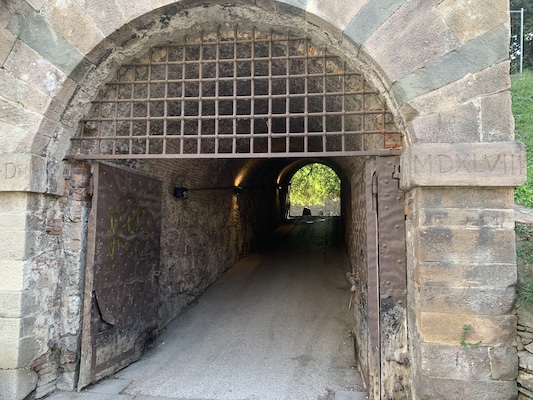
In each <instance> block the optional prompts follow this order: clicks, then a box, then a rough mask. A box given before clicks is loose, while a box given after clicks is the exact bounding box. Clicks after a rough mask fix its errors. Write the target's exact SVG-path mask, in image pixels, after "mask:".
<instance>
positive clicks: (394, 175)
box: [392, 165, 400, 180]
mask: <svg viewBox="0 0 533 400" xmlns="http://www.w3.org/2000/svg"><path fill="white" fill-rule="evenodd" d="M392 178H393V179H398V180H399V179H400V166H399V165H395V166H394V172H393V173H392Z"/></svg>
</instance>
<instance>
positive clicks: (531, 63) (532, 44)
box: [509, 0, 533, 73]
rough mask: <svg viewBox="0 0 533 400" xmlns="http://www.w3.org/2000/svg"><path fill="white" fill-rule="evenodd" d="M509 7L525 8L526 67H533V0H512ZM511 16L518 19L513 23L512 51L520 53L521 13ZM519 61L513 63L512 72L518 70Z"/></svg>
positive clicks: (513, 8)
mask: <svg viewBox="0 0 533 400" xmlns="http://www.w3.org/2000/svg"><path fill="white" fill-rule="evenodd" d="M509 6H510V7H509V8H510V10H512V11H519V10H520V9H521V8H523V9H524V60H523V61H524V65H523V67H524V68H533V0H510V4H509ZM511 18H512V19H513V20H514V19H516V20H515V21H516V24H514V23H513V25H514V27H513V29H512V30H513V36H512V37H511V46H510V53H511V58H513V55H514V54H515V55H518V54H517V51H518V50H519V41H520V37H519V36H518V35H517V34H518V33H519V29H520V26H519V24H520V22H519V18H520V17H519V15H518V14H514V15H511ZM518 69H519V67H518V63H517V62H513V63H512V65H511V72H512V73H516V72H518Z"/></svg>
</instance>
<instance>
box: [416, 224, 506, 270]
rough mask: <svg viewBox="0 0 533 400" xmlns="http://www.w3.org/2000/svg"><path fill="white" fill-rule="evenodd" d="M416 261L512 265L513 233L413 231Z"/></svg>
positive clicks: (479, 230)
mask: <svg viewBox="0 0 533 400" xmlns="http://www.w3.org/2000/svg"><path fill="white" fill-rule="evenodd" d="M414 238H415V240H417V242H418V243H419V247H418V248H417V249H415V255H416V257H417V258H418V260H419V261H429V262H439V261H441V262H442V261H445V262H447V261H451V262H458V263H460V262H466V263H468V262H474V263H505V264H507V263H513V262H514V261H515V257H516V254H515V246H514V241H513V240H514V231H513V230H502V229H491V228H481V229H468V230H466V229H450V228H445V227H424V228H417V229H415V234H414Z"/></svg>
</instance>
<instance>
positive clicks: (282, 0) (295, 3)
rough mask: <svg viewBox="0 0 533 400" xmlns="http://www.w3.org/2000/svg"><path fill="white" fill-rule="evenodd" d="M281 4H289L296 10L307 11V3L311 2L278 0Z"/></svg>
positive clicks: (307, 0)
mask: <svg viewBox="0 0 533 400" xmlns="http://www.w3.org/2000/svg"><path fill="white" fill-rule="evenodd" d="M278 1H279V2H280V3H285V4H289V5H291V6H294V7H296V8H301V9H304V10H305V9H306V8H307V3H308V2H309V0H278Z"/></svg>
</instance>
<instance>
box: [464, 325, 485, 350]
mask: <svg viewBox="0 0 533 400" xmlns="http://www.w3.org/2000/svg"><path fill="white" fill-rule="evenodd" d="M470 332H472V325H471V324H464V325H463V333H462V334H461V341H460V343H461V346H463V347H464V349H465V350H467V351H469V350H470V349H471V348H472V347H475V348H479V346H481V340H480V341H479V342H476V343H468V342H467V341H466V339H467V338H468V335H470Z"/></svg>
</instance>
